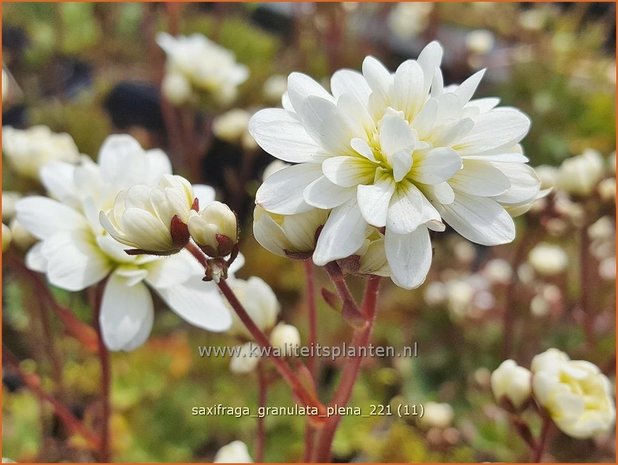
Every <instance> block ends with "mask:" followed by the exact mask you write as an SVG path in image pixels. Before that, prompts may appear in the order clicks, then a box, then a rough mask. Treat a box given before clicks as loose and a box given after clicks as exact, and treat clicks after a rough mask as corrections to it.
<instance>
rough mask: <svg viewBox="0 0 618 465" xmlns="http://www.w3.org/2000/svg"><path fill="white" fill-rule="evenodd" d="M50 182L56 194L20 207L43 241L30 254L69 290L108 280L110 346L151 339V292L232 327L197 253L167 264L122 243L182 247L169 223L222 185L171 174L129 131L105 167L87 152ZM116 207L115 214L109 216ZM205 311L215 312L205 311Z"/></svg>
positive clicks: (194, 318) (51, 169)
mask: <svg viewBox="0 0 618 465" xmlns="http://www.w3.org/2000/svg"><path fill="white" fill-rule="evenodd" d="M41 179H42V182H43V185H44V186H45V188H46V189H47V192H48V194H49V196H50V197H42V196H30V197H25V198H23V199H21V200H19V201H18V202H17V204H16V207H15V208H16V211H17V219H18V221H19V222H20V223H21V224H23V226H24V227H25V228H26V229H27V230H28V231H29V232H30V233H31V234H33V235H34V236H35V237H36V238H38V239H39V240H40V241H39V242H38V243H37V244H36V245H34V246H33V247H32V248H31V249H30V250H29V252H28V254H27V255H26V264H27V266H28V267H29V268H30V269H32V270H36V271H40V272H42V273H46V274H47V278H48V279H49V281H50V283H51V284H53V285H54V286H57V287H60V288H62V289H66V290H69V291H80V290H82V289H85V288H87V287H89V286H92V285H95V284H97V283H105V284H104V289H103V296H102V304H101V316H100V324H101V329H102V333H103V338H104V340H105V343H106V345H107V346H108V348H109V349H111V350H132V349H134V348H136V347H138V346H140V345H141V344H142V343H143V342H144V341H145V340H146V339H147V338H148V335H149V334H150V330H151V328H152V323H153V317H154V307H153V301H152V297H151V296H150V293H149V292H148V289H147V286H148V287H150V288H152V289H154V290H155V291H156V292H157V294H159V295H160V296H161V297H162V298H163V300H164V301H165V302H166V303H167V304H168V305H169V306H170V308H171V309H172V310H174V311H175V312H177V313H178V314H179V315H180V316H181V317H182V318H183V319H185V320H186V321H188V322H189V323H191V324H193V325H196V326H198V327H201V328H204V329H208V330H212V331H224V330H226V329H228V327H229V326H230V324H231V316H230V313H229V311H228V308H227V306H226V305H225V304H224V303H223V300H222V299H221V297H220V296H219V294H218V291H217V289H216V287H215V286H214V285H211V284H204V283H202V282H201V278H202V276H203V269H202V268H201V267H200V266H199V264H197V262H196V261H195V260H194V259H193V257H192V256H191V255H190V254H189V253H188V252H186V251H180V253H178V254H176V255H174V256H172V257H166V258H164V259H163V258H160V257H156V256H153V255H142V254H137V255H135V254H134V255H128V254H127V253H125V251H124V247H123V245H122V244H121V243H120V242H117V241H116V240H115V239H114V237H118V238H122V239H126V241H125V243H126V242H129V245H131V246H132V247H137V248H140V249H150V248H153V249H157V250H159V251H162V250H165V247H168V246H169V247H175V248H176V247H177V246H178V244H177V242H176V238H175V237H172V236H171V235H170V232H169V231H170V223H167V225H166V222H167V221H169V222H174V220H173V218H174V217H175V216H176V215H178V214H179V212H180V211H181V210H182V211H183V212H184V211H185V210H184V207H185V206H186V210H187V211H188V210H189V209H190V208H191V205H193V203H194V202H195V200H194V199H195V198H198V199H199V201H200V203H201V204H202V205H205V206H207V205H208V204H210V203H211V202H213V200H214V190H213V189H212V188H210V187H208V186H190V185H189V184H188V183H187V182H186V181H184V180H182V179H179V178H177V177H174V176H171V165H170V161H169V159H168V158H167V156H166V155H165V154H164V153H163V152H161V151H160V150H150V151H144V150H143V149H142V148H141V147H140V146H139V144H138V143H137V142H136V141H135V140H134V139H133V138H131V137H129V136H123V135H118V136H110V137H109V138H107V140H106V141H105V142H104V144H103V146H102V147H101V150H100V152H99V159H98V163H94V162H93V161H92V160H91V159H90V158H88V157H86V156H84V157H82V159H81V162H80V163H79V164H78V165H73V164H69V163H66V162H54V163H49V164H47V165H45V166H44V167H43V168H42V169H41ZM194 196H195V197H194ZM112 207H113V208H112ZM109 209H112V212H110V213H108V215H100V214H99V212H100V211H101V210H109ZM194 213H195V212H194ZM110 218H111V219H110ZM100 219H101V220H103V222H104V223H105V225H107V226H108V227H109V229H108V231H106V230H105V228H104V225H103V224H102V223H101V221H100ZM108 219H109V223H111V224H112V225H113V226H110V225H109V224H108V223H107V222H106V221H107V220H108ZM182 219H185V218H184V217H183V218H181V220H182ZM116 226H119V227H120V226H121V227H122V228H121V230H119V229H116ZM127 228H128V229H127ZM185 229H186V227H185ZM129 230H130V231H129ZM112 233H113V235H112ZM125 234H126V235H125ZM166 234H167V235H166ZM238 265H241V261H240V260H239V261H237V262H236V263H235V266H238ZM232 271H234V270H232ZM205 305H207V306H208V309H209V310H208V312H204V311H201V310H200V309H202V308H203V307H204V306H205Z"/></svg>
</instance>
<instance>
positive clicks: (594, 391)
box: [532, 349, 616, 439]
mask: <svg viewBox="0 0 618 465" xmlns="http://www.w3.org/2000/svg"><path fill="white" fill-rule="evenodd" d="M532 372H533V373H534V376H533V378H532V387H533V391H534V396H535V398H536V400H537V401H538V402H539V404H540V405H541V406H543V407H544V408H545V409H546V410H547V412H548V414H549V415H550V417H551V419H552V420H553V421H554V423H556V425H557V426H558V428H560V430H561V431H562V432H564V433H565V434H567V435H569V436H572V437H574V438H578V439H585V438H590V437H593V436H597V435H599V434H602V433H607V432H609V431H610V430H611V428H612V426H613V424H614V421H615V417H616V407H615V405H614V399H613V397H612V393H613V392H614V389H613V388H612V386H611V384H610V382H609V380H608V379H607V377H606V376H605V375H604V374H602V373H601V371H600V370H599V368H598V367H597V366H596V365H594V364H592V363H590V362H587V361H584V360H570V359H569V357H568V356H567V355H566V354H565V353H563V352H560V351H558V350H556V349H549V350H548V351H546V352H544V353H542V354H539V355H537V356H536V357H534V359H533V360H532Z"/></svg>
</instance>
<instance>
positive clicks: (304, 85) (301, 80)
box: [287, 73, 335, 113]
mask: <svg viewBox="0 0 618 465" xmlns="http://www.w3.org/2000/svg"><path fill="white" fill-rule="evenodd" d="M287 95H288V98H289V99H290V103H291V104H292V107H293V108H294V110H295V111H296V113H300V111H301V109H302V107H303V104H304V103H305V100H306V99H307V98H308V97H309V96H312V95H315V96H317V97H319V98H322V99H326V100H327V101H329V102H332V103H334V102H335V99H334V98H333V96H332V95H330V94H329V93H328V92H326V89H324V87H322V86H321V85H320V84H318V83H317V82H316V81H315V80H314V79H313V78H310V77H309V76H307V75H306V74H303V73H292V74H290V75H289V76H288V91H287Z"/></svg>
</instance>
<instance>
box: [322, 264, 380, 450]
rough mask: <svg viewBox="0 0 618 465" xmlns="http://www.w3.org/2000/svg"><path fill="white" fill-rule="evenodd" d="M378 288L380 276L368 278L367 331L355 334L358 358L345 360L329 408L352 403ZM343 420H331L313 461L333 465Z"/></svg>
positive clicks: (369, 334) (330, 418) (363, 308)
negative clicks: (333, 456) (333, 452)
mask: <svg viewBox="0 0 618 465" xmlns="http://www.w3.org/2000/svg"><path fill="white" fill-rule="evenodd" d="M379 287H380V277H379V276H369V277H368V278H367V285H366V287H365V296H364V299H363V306H362V315H363V317H364V318H365V322H366V324H365V326H364V327H362V328H357V329H355V330H354V336H353V339H352V346H354V348H355V350H354V354H355V356H354V357H348V359H347V360H346V362H345V367H344V369H343V375H342V376H341V381H340V382H339V386H338V387H337V391H336V392H335V395H334V396H333V400H332V402H331V403H330V405H337V406H339V407H345V406H346V405H347V404H348V402H349V401H350V398H351V396H352V390H353V389H354V384H355V383H356V379H357V378H358V374H359V372H360V366H361V362H362V361H363V356H362V355H361V354H363V353H366V350H365V351H362V350H361V348H362V347H365V348H366V347H367V345H368V344H369V338H370V337H371V331H372V329H373V324H374V322H375V316H376V310H377V305H376V304H377V298H378V289H379ZM340 420H341V416H340V415H332V416H330V417H329V418H328V420H327V422H326V424H325V425H324V428H323V429H322V431H321V433H320V436H319V438H318V442H317V444H316V450H315V457H313V458H314V459H315V461H316V462H328V461H330V458H331V447H332V443H333V439H334V438H335V432H336V430H337V426H339V421H340Z"/></svg>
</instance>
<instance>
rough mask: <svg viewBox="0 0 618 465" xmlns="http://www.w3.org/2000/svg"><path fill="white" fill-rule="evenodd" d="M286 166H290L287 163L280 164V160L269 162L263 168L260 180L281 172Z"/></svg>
mask: <svg viewBox="0 0 618 465" xmlns="http://www.w3.org/2000/svg"><path fill="white" fill-rule="evenodd" d="M287 166H290V165H289V164H288V163H285V162H282V161H281V160H274V161H271V162H270V163H269V164H268V166H267V167H266V168H264V172H263V173H262V180H264V179H266V178H267V177H268V176H270V175H272V174H275V173H276V172H277V171H279V170H282V169H283V168H285V167H287Z"/></svg>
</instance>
